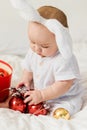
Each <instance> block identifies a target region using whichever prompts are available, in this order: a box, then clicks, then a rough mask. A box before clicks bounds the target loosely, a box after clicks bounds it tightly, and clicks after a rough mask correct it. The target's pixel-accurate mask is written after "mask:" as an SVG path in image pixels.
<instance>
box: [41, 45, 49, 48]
mask: <svg viewBox="0 0 87 130" xmlns="http://www.w3.org/2000/svg"><path fill="white" fill-rule="evenodd" d="M41 47H43V48H49V46H43V45H42V46H41Z"/></svg>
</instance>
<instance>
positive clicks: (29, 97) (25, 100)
mask: <svg viewBox="0 0 87 130" xmlns="http://www.w3.org/2000/svg"><path fill="white" fill-rule="evenodd" d="M31 100H32V97H31V96H28V97H26V98H25V99H24V103H27V102H30V101H31Z"/></svg>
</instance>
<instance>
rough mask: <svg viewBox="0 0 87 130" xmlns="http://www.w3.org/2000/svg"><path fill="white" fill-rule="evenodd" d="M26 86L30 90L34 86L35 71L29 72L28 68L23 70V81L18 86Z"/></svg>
mask: <svg viewBox="0 0 87 130" xmlns="http://www.w3.org/2000/svg"><path fill="white" fill-rule="evenodd" d="M22 85H24V86H26V87H27V88H28V89H29V90H30V89H32V87H33V73H32V72H28V71H27V70H26V69H24V70H23V74H22V79H21V82H20V83H19V84H18V86H17V87H20V86H22Z"/></svg>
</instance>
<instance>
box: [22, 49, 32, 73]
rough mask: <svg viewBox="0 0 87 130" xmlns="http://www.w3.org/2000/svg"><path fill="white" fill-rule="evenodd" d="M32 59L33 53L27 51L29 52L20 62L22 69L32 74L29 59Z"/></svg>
mask: <svg viewBox="0 0 87 130" xmlns="http://www.w3.org/2000/svg"><path fill="white" fill-rule="evenodd" d="M32 57H33V52H32V50H31V49H29V51H28V53H27V54H26V56H25V58H24V60H23V61H22V67H23V69H26V70H28V71H29V72H32V69H31V59H32Z"/></svg>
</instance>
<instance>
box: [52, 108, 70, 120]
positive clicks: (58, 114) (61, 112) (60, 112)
mask: <svg viewBox="0 0 87 130" xmlns="http://www.w3.org/2000/svg"><path fill="white" fill-rule="evenodd" d="M53 117H54V118H56V119H59V118H63V119H66V120H69V119H70V114H69V112H68V111H67V110H66V109H64V108H57V109H56V110H55V111H54V112H53Z"/></svg>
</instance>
